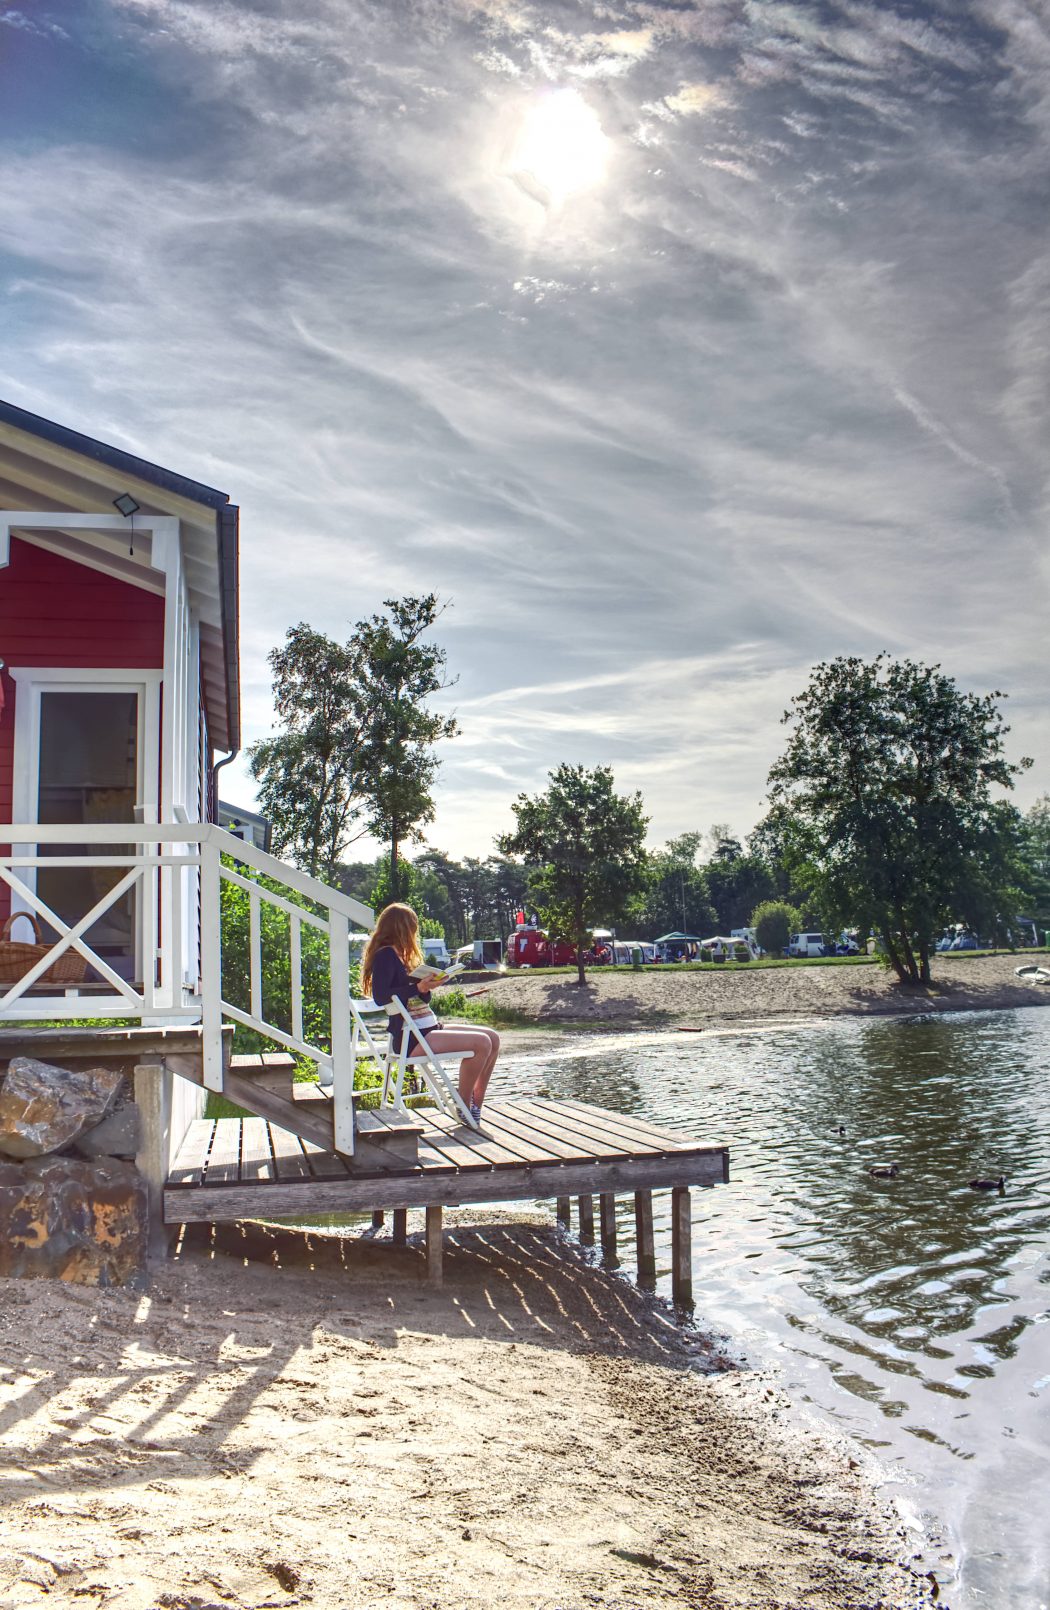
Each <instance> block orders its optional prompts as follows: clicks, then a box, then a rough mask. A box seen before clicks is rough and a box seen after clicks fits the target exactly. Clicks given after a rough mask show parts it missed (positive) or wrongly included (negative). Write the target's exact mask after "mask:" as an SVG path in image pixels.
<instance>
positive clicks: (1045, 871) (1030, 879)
mask: <svg viewBox="0 0 1050 1610" xmlns="http://www.w3.org/2000/svg"><path fill="white" fill-rule="evenodd" d="M1021 852H1022V855H1023V856H1024V861H1025V867H1026V883H1027V888H1028V891H1029V895H1030V900H1029V909H1028V910H1027V911H1026V913H1025V914H1026V915H1028V916H1031V917H1033V918H1034V920H1035V922H1036V925H1037V927H1038V928H1039V937H1040V939H1041V938H1042V936H1043V934H1044V933H1045V931H1046V930H1047V929H1048V928H1050V794H1041V795H1040V797H1039V798H1038V799H1037V800H1036V802H1035V804H1034V805H1033V806H1032V807H1031V809H1030V810H1029V811H1027V812H1026V814H1025V817H1024V822H1023V824H1022V835H1021Z"/></svg>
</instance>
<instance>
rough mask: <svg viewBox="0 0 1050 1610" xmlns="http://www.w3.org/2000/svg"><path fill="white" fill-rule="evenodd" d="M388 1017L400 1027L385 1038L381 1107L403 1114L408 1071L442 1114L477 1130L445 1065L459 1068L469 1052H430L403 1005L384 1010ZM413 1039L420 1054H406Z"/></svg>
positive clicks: (478, 1126)
mask: <svg viewBox="0 0 1050 1610" xmlns="http://www.w3.org/2000/svg"><path fill="white" fill-rule="evenodd" d="M370 1004H371V1003H370ZM382 1010H383V1011H385V1012H387V1013H388V1014H389V1016H390V1017H400V1018H401V1019H402V1023H403V1027H401V1029H400V1030H399V1032H398V1033H397V1034H392V1035H388V1036H387V1053H386V1061H385V1068H384V1078H383V1096H382V1103H381V1104H382V1105H383V1106H386V1104H387V1102H388V1101H389V1103H390V1105H391V1106H392V1107H394V1108H396V1109H398V1110H401V1111H403V1110H404V1096H403V1090H404V1082H405V1073H406V1072H407V1071H410V1072H411V1073H413V1074H416V1075H418V1076H419V1077H421V1078H422V1080H423V1083H424V1084H425V1085H426V1087H427V1089H428V1090H429V1091H430V1094H431V1095H432V1096H433V1098H434V1100H435V1101H436V1102H437V1104H438V1106H439V1107H440V1108H441V1109H442V1111H443V1112H446V1113H448V1115H449V1117H450V1118H459V1119H461V1120H462V1121H463V1123H465V1124H466V1125H467V1126H468V1127H469V1128H470V1129H480V1127H481V1126H480V1124H477V1123H475V1122H474V1119H473V1118H472V1117H471V1115H470V1108H469V1107H468V1106H467V1104H466V1102H465V1101H464V1100H463V1097H462V1096H461V1095H460V1093H459V1091H458V1089H457V1088H456V1085H455V1082H454V1081H453V1080H452V1079H451V1078H450V1077H449V1074H448V1072H447V1070H446V1066H445V1065H446V1064H449V1065H455V1067H456V1068H457V1070H458V1066H459V1064H460V1063H461V1062H462V1061H463V1059H464V1057H469V1056H470V1055H471V1052H469V1051H440V1052H439V1051H432V1050H431V1048H430V1047H429V1046H428V1045H427V1043H426V1040H425V1039H424V1038H423V1036H422V1035H419V1036H418V1037H417V1036H416V1033H415V1024H414V1023H413V1021H412V1014H411V1012H410V1011H409V1010H408V1007H407V1006H405V1004H404V1002H403V1001H399V1000H396V999H395V1000H393V1001H391V1002H390V1005H389V1006H388V1007H383V1008H382ZM414 1039H415V1041H416V1044H417V1045H421V1046H422V1047H423V1049H422V1050H421V1051H413V1052H409V1051H408V1047H409V1046H410V1045H411V1044H412V1042H413V1040H414Z"/></svg>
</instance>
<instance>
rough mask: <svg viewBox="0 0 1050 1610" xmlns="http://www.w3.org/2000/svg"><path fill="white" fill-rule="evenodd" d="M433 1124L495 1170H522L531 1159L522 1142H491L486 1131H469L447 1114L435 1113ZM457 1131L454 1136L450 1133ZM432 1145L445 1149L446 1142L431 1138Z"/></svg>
mask: <svg viewBox="0 0 1050 1610" xmlns="http://www.w3.org/2000/svg"><path fill="white" fill-rule="evenodd" d="M431 1122H432V1123H433V1124H435V1125H437V1127H438V1128H440V1129H442V1130H443V1131H444V1132H445V1135H446V1136H447V1137H448V1138H449V1139H455V1140H456V1141H457V1142H458V1143H459V1144H460V1145H461V1146H465V1147H466V1148H467V1149H468V1150H469V1151H470V1152H472V1153H473V1154H474V1156H475V1157H476V1158H480V1159H482V1160H483V1161H484V1162H486V1163H491V1165H492V1167H493V1168H520V1167H521V1165H522V1163H528V1162H530V1161H531V1159H530V1158H529V1157H528V1156H527V1152H528V1147H527V1146H526V1145H524V1143H523V1142H521V1141H512V1140H510V1139H509V1138H508V1139H507V1140H506V1142H501V1141H497V1140H490V1139H489V1138H488V1137H487V1136H486V1134H485V1132H484V1129H482V1131H481V1132H480V1133H479V1132H478V1131H477V1130H476V1129H469V1128H468V1127H467V1125H466V1124H464V1123H462V1122H461V1121H460V1120H459V1119H457V1118H450V1117H449V1116H448V1114H447V1113H434V1114H432V1115H431ZM452 1130H455V1135H454V1136H452V1135H451V1134H450V1131H452ZM430 1140H431V1144H432V1145H436V1146H437V1147H439V1148H443V1147H444V1144H445V1142H444V1140H439V1139H438V1138H437V1137H436V1136H431V1137H430Z"/></svg>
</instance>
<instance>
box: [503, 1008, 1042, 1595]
mask: <svg viewBox="0 0 1050 1610" xmlns="http://www.w3.org/2000/svg"><path fill="white" fill-rule="evenodd" d="M497 1081H498V1082H497V1085H496V1087H495V1088H494V1091H493V1095H494V1096H496V1097H497V1099H498V1097H500V1096H502V1097H505V1098H509V1097H512V1096H517V1095H524V1094H535V1093H537V1092H539V1091H542V1092H544V1093H547V1094H550V1095H551V1096H555V1097H576V1098H579V1099H581V1100H586V1101H592V1102H596V1103H598V1104H599V1105H601V1106H604V1107H610V1108H614V1109H616V1110H618V1111H621V1112H625V1113H641V1114H644V1115H645V1116H646V1117H648V1118H650V1119H651V1120H652V1121H653V1122H654V1123H658V1124H660V1125H665V1126H667V1127H669V1128H673V1129H679V1130H682V1131H683V1132H685V1133H688V1134H691V1135H696V1136H700V1137H702V1138H703V1139H705V1140H711V1141H724V1142H726V1143H727V1144H728V1145H729V1146H730V1148H731V1154H732V1183H731V1184H730V1185H729V1186H726V1187H719V1188H717V1189H715V1190H713V1191H696V1192H694V1199H693V1207H694V1211H693V1257H694V1291H695V1297H696V1304H697V1317H698V1320H699V1322H700V1323H701V1324H702V1325H703V1326H704V1327H705V1328H707V1327H710V1328H713V1329H715V1330H716V1331H719V1332H721V1333H724V1334H726V1335H727V1336H728V1337H729V1338H730V1339H731V1343H732V1345H733V1349H734V1350H735V1351H737V1352H739V1353H741V1354H743V1355H744V1356H746V1357H747V1358H748V1359H750V1360H751V1361H752V1362H754V1363H760V1364H773V1365H775V1366H776V1367H777V1368H778V1369H779V1370H780V1372H781V1374H782V1378H783V1381H784V1384H785V1387H786V1389H787V1390H788V1391H789V1393H791V1394H792V1395H793V1396H794V1397H795V1398H796V1399H797V1400H798V1401H801V1402H805V1403H808V1404H811V1405H814V1406H816V1407H817V1408H818V1409H819V1411H820V1412H821V1413H822V1414H823V1415H825V1416H826V1417H830V1418H831V1419H832V1420H834V1422H835V1423H836V1425H837V1426H838V1427H839V1428H840V1429H842V1430H845V1431H848V1432H849V1433H851V1434H852V1435H853V1436H856V1437H857V1438H859V1439H860V1440H862V1441H863V1442H864V1443H865V1444H866V1445H867V1446H869V1447H870V1448H872V1449H873V1450H874V1452H875V1453H876V1454H877V1455H878V1457H879V1458H880V1460H881V1461H882V1463H883V1465H884V1467H886V1468H887V1469H888V1470H889V1471H890V1472H891V1473H892V1475H893V1476H894V1477H895V1478H896V1480H897V1481H898V1482H899V1486H897V1488H896V1492H897V1494H898V1496H899V1497H901V1498H902V1499H903V1502H904V1507H905V1508H906V1509H909V1508H910V1509H911V1510H912V1511H913V1512H914V1513H916V1514H918V1515H920V1516H921V1517H922V1519H923V1521H924V1522H925V1523H927V1524H929V1525H931V1526H932V1528H933V1530H934V1532H935V1533H936V1532H940V1534H941V1535H942V1536H943V1537H944V1538H945V1547H944V1549H943V1551H942V1550H939V1549H934V1550H933V1551H932V1552H931V1554H930V1556H929V1558H928V1561H927V1563H926V1565H924V1567H923V1568H924V1569H925V1568H927V1565H928V1566H929V1567H932V1568H934V1569H935V1570H936V1573H937V1576H938V1579H939V1580H940V1582H941V1583H942V1598H944V1599H949V1600H950V1602H951V1604H952V1606H953V1610H986V1607H987V1610H992V1607H994V1610H1004V1607H1005V1606H1009V1607H1010V1610H1047V1606H1048V1604H1050V1528H1048V1524H1047V1509H1048V1495H1050V1011H1042V1010H1031V1011H1015V1012H994V1013H992V1012H989V1013H966V1014H960V1015H956V1016H946V1017H938V1018H921V1019H889V1020H885V1019H884V1020H881V1021H864V1020H859V1019H849V1020H841V1021H838V1022H833V1023H821V1024H813V1025H811V1026H808V1025H807V1026H801V1027H793V1028H782V1029H776V1030H773V1031H766V1032H756V1031H739V1032H730V1033H725V1032H719V1033H712V1034H709V1035H698V1034H683V1033H674V1034H672V1033H667V1032H662V1033H658V1034H640V1035H608V1036H594V1037H588V1038H586V1039H581V1040H574V1041H572V1042H570V1043H567V1044H566V1045H565V1047H564V1048H557V1049H554V1050H550V1049H544V1050H542V1051H540V1050H537V1052H536V1053H529V1052H528V1051H527V1050H525V1051H524V1052H515V1053H513V1054H511V1055H509V1056H508V1057H507V1058H506V1060H505V1063H504V1064H501V1067H500V1069H499V1071H498V1073H497ZM840 1125H841V1126H842V1127H843V1128H844V1129H845V1132H846V1133H845V1136H840V1135H839V1133H838V1129H839V1126H840ZM888 1162H897V1163H898V1164H899V1168H900V1172H899V1175H898V1177H897V1178H896V1179H893V1180H872V1179H871V1178H870V1177H869V1175H868V1172H867V1170H868V1168H869V1167H870V1166H871V1165H872V1164H876V1163H888ZM1000 1174H1003V1175H1005V1176H1006V1192H1005V1195H1002V1196H1000V1195H999V1194H998V1193H996V1192H992V1193H984V1192H979V1191H974V1190H971V1189H970V1188H969V1186H968V1183H967V1182H968V1181H969V1180H970V1179H972V1178H974V1177H975V1176H978V1175H979V1176H992V1177H998V1176H999V1175H1000ZM668 1207H669V1203H668V1199H667V1196H666V1194H664V1195H662V1196H658V1197H657V1198H656V1212H657V1225H656V1229H657V1237H658V1256H659V1258H660V1262H661V1290H664V1291H666V1292H668V1293H669V1290H670V1222H669V1218H668V1216H667V1215H668ZM621 1210H622V1217H621V1221H620V1225H619V1231H620V1236H621V1256H622V1257H623V1258H624V1260H625V1263H627V1260H629V1259H630V1258H632V1257H633V1209H632V1204H631V1201H630V1199H629V1198H627V1199H624V1200H623V1201H622V1203H621ZM942 1553H943V1555H945V1556H948V1557H947V1558H943V1557H942Z"/></svg>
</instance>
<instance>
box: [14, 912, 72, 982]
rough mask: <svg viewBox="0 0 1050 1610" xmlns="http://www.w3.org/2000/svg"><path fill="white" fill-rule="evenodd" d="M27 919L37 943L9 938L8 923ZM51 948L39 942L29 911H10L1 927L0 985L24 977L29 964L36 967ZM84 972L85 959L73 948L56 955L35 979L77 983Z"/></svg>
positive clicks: (38, 932) (37, 932)
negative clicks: (31, 943)
mask: <svg viewBox="0 0 1050 1610" xmlns="http://www.w3.org/2000/svg"><path fill="white" fill-rule="evenodd" d="M23 920H24V921H26V922H28V923H31V924H32V928H33V932H34V933H35V934H36V944H35V945H28V944H24V943H22V942H21V941H20V940H17V939H12V938H11V937H10V934H11V926H12V924H13V923H16V922H22V921H23ZM50 949H51V946H50V945H45V944H43V943H42V941H41V936H40V924H39V923H38V922H37V920H36V918H35V917H34V916H33V915H32V913H31V912H28V911H13V912H12V913H11V915H10V917H8V919H7V921H6V922H5V923H4V925H3V927H0V984H17V983H18V981H19V979H21V978H24V977H25V975H26V973H28V971H29V969H30V968H31V967H35V966H36V964H37V962H38V961H39V960H40V958H41V957H42V956H46V955H47V953H48V951H49V950H50ZM86 972H87V962H86V961H85V960H84V958H83V956H81V955H80V954H79V953H78V952H77V951H75V950H67V951H64V952H63V953H62V955H61V956H59V957H57V958H56V960H55V961H53V962H52V964H51V966H50V967H49V968H48V969H47V972H46V973H41V975H40V977H39V978H38V979H37V983H38V984H80V983H82V982H83V979H84V974H85V973H86Z"/></svg>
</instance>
